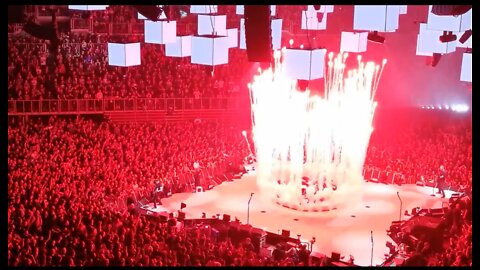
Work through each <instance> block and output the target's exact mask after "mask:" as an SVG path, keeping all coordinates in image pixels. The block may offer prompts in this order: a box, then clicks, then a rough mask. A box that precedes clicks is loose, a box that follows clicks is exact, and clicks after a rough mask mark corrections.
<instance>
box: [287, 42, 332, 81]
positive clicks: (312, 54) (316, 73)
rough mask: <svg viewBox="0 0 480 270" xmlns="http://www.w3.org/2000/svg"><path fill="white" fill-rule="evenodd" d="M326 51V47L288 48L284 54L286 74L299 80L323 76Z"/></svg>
mask: <svg viewBox="0 0 480 270" xmlns="http://www.w3.org/2000/svg"><path fill="white" fill-rule="evenodd" d="M326 52H327V50H326V49H315V50H299V49H286V50H285V53H284V55H283V64H284V67H285V74H286V75H287V76H288V77H290V78H291V79H297V80H315V79H320V78H323V73H324V68H325V54H326Z"/></svg>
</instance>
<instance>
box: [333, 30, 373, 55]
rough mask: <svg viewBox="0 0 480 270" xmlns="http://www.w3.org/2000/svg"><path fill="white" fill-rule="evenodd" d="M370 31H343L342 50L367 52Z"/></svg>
mask: <svg viewBox="0 0 480 270" xmlns="http://www.w3.org/2000/svg"><path fill="white" fill-rule="evenodd" d="M367 43H368V32H363V33H352V32H342V35H341V41H340V51H341V52H356V53H359V52H365V51H367Z"/></svg>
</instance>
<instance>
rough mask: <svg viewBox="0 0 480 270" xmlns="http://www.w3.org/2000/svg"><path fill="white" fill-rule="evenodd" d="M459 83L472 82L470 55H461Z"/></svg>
mask: <svg viewBox="0 0 480 270" xmlns="http://www.w3.org/2000/svg"><path fill="white" fill-rule="evenodd" d="M460 81H463V82H472V54H471V53H464V54H463V57H462V71H461V73H460Z"/></svg>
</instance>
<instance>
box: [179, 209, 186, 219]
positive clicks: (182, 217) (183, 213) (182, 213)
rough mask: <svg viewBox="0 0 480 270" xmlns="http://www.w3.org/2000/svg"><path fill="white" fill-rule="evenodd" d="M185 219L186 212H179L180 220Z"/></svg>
mask: <svg viewBox="0 0 480 270" xmlns="http://www.w3.org/2000/svg"><path fill="white" fill-rule="evenodd" d="M184 219H185V212H180V211H178V220H179V221H183V220H184Z"/></svg>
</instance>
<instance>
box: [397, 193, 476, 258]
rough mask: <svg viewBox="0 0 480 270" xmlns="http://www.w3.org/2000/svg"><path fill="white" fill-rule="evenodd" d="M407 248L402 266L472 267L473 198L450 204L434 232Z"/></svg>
mask: <svg viewBox="0 0 480 270" xmlns="http://www.w3.org/2000/svg"><path fill="white" fill-rule="evenodd" d="M408 249H409V250H410V252H409V253H410V255H409V258H408V259H407V260H406V261H405V263H404V264H403V265H404V266H472V197H471V196H463V197H461V198H460V199H457V200H455V201H452V202H451V203H450V205H449V207H448V209H447V210H446V211H445V214H444V215H443V217H442V218H441V222H440V224H439V226H438V229H437V231H436V232H431V233H430V234H424V235H422V236H421V238H420V239H419V241H418V242H416V243H413V245H412V246H410V247H409V248H408Z"/></svg>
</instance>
